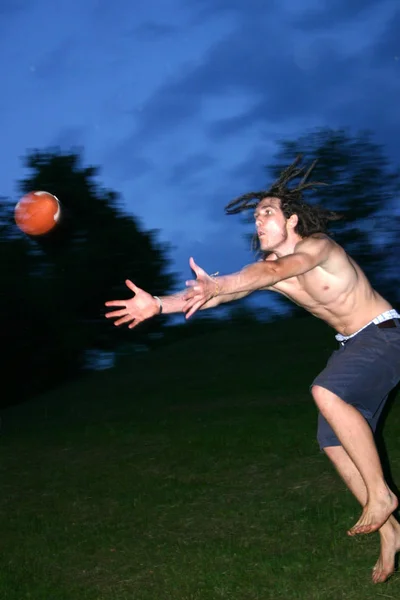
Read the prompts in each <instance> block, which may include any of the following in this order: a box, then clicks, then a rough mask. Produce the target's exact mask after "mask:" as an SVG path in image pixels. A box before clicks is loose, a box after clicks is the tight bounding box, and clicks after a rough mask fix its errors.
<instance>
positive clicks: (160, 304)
mask: <svg viewBox="0 0 400 600" xmlns="http://www.w3.org/2000/svg"><path fill="white" fill-rule="evenodd" d="M153 298H154V299H155V300H157V302H158V304H159V306H160V312H159V313H158V314H159V315H161V313H162V309H163V305H162V301H161V298H159V297H158V296H153Z"/></svg>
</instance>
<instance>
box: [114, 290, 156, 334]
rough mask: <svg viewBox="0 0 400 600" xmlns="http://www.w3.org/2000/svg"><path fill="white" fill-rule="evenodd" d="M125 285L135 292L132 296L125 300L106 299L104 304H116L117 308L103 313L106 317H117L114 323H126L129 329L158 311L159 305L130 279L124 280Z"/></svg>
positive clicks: (117, 324)
mask: <svg viewBox="0 0 400 600" xmlns="http://www.w3.org/2000/svg"><path fill="white" fill-rule="evenodd" d="M125 284H126V285H127V287H128V288H129V289H130V290H132V292H133V293H134V294H135V295H134V296H133V298H128V299H127V300H108V301H107V302H106V303H105V305H106V306H117V307H120V309H119V310H113V311H111V312H108V313H106V314H105V317H106V318H107V319H115V318H116V319H117V321H115V322H114V325H116V326H117V327H118V326H119V325H124V324H128V323H129V325H128V328H129V329H133V327H136V326H137V325H139V323H142V322H143V321H145V320H146V319H150V318H151V317H154V316H155V315H158V314H159V312H160V305H159V303H158V302H157V300H156V299H155V298H154V297H153V296H152V295H151V294H148V293H147V292H145V291H144V290H142V289H141V288H139V287H137V286H136V285H135V284H134V283H132V281H130V280H129V279H127V280H126V281H125Z"/></svg>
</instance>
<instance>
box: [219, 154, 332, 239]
mask: <svg viewBox="0 0 400 600" xmlns="http://www.w3.org/2000/svg"><path fill="white" fill-rule="evenodd" d="M301 161H302V156H301V155H299V156H297V158H296V159H295V161H294V162H293V163H292V164H291V165H289V166H288V167H287V168H286V169H284V170H283V171H282V173H281V174H280V176H279V177H278V179H277V180H276V181H275V182H274V183H273V184H272V185H271V187H270V188H269V189H268V190H261V191H259V192H249V193H248V194H243V195H242V196H239V198H235V200H232V201H231V202H230V203H229V204H228V205H227V206H226V207H225V211H226V213H227V214H228V215H233V214H236V213H239V212H242V211H244V210H251V209H254V208H256V206H257V205H258V204H259V202H260V201H261V200H263V199H264V198H278V199H279V200H280V201H281V210H282V212H283V214H284V216H285V218H286V219H288V218H289V217H290V216H291V215H293V214H296V215H297V216H298V219H299V221H298V223H297V225H296V227H295V231H296V233H298V234H299V235H300V236H301V237H308V236H309V235H312V234H313V233H325V232H326V230H327V227H328V224H329V222H330V221H337V220H339V219H341V216H340V215H339V214H338V213H336V212H333V211H330V210H326V209H325V208H323V207H322V206H319V205H316V204H314V205H310V204H306V203H305V202H303V191H304V190H307V189H312V188H314V187H317V186H321V185H328V184H326V183H322V182H320V181H308V178H309V177H310V175H311V172H312V170H313V169H314V167H315V165H316V163H317V161H316V160H315V161H314V162H313V163H312V164H311V165H310V167H308V169H306V167H301V166H298V165H299V164H300V163H301ZM300 176H302V177H301V180H300V182H299V183H298V185H297V186H296V187H288V183H289V182H290V181H292V180H293V179H296V178H298V177H300Z"/></svg>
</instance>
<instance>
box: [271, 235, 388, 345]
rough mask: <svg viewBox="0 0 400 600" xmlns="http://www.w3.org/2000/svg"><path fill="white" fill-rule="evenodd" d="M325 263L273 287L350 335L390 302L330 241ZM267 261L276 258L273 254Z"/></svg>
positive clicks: (385, 309) (338, 247) (339, 248)
mask: <svg viewBox="0 0 400 600" xmlns="http://www.w3.org/2000/svg"><path fill="white" fill-rule="evenodd" d="M330 241H331V249H330V252H329V255H328V258H327V259H326V260H325V262H324V263H323V264H321V265H319V266H317V267H315V268H313V269H311V270H310V271H308V272H306V273H304V274H302V275H299V276H297V277H291V278H289V279H285V280H282V281H279V282H278V283H276V284H275V285H274V286H272V288H269V289H272V290H274V291H276V292H278V293H280V294H282V295H284V296H286V297H287V298H289V299H290V300H291V301H292V302H294V303H295V304H298V305H299V306H302V307H303V308H304V309H305V310H307V311H308V312H310V313H312V314H313V315H315V316H316V317H318V318H320V319H322V320H324V321H326V322H327V323H328V325H330V326H331V327H333V328H334V329H336V331H338V332H340V333H342V334H344V335H350V334H352V333H354V332H355V331H357V330H359V329H361V328H362V327H363V326H364V325H366V324H367V323H368V322H370V321H371V320H372V319H374V318H375V317H376V316H377V315H379V314H380V313H382V312H384V311H387V310H390V309H391V308H392V307H391V305H390V304H389V303H388V302H387V301H386V300H385V299H384V298H382V296H380V295H379V294H378V293H377V292H376V291H375V290H374V289H373V288H372V287H371V285H370V283H369V281H368V279H367V278H366V276H365V274H364V273H363V271H362V269H361V268H360V267H359V266H358V265H357V264H356V263H355V262H354V261H353V260H352V259H351V258H350V257H349V256H348V255H347V254H346V252H345V251H344V250H343V248H341V247H340V246H339V245H338V244H336V243H335V242H334V241H333V240H330ZM266 260H276V257H275V256H274V255H271V256H269V257H267V259H266Z"/></svg>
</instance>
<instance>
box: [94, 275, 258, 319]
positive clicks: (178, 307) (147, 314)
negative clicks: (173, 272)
mask: <svg viewBox="0 0 400 600" xmlns="http://www.w3.org/2000/svg"><path fill="white" fill-rule="evenodd" d="M125 284H126V286H127V287H128V288H129V289H130V290H131V291H132V292H133V293H134V296H133V297H131V298H127V299H125V300H109V301H107V302H106V303H105V305H106V306H108V307H114V308H116V309H117V310H112V311H110V312H107V313H106V314H105V316H106V318H107V319H116V320H115V321H114V325H116V326H117V327H118V326H120V325H128V328H129V329H133V328H134V327H136V326H137V325H139V324H140V323H142V322H143V321H146V320H147V319H151V318H152V317H155V316H156V315H159V314H161V313H162V314H173V313H181V312H183V309H184V307H185V304H186V301H185V300H184V296H185V294H186V293H187V290H186V289H185V290H182V291H181V292H177V293H176V294H170V295H168V296H160V297H159V298H158V297H157V296H152V295H151V294H149V293H148V292H145V290H142V289H141V288H139V287H137V286H136V285H135V284H134V283H133V282H132V281H130V280H129V279H127V280H126V281H125ZM248 294H249V292H239V293H236V294H230V295H224V296H217V297H215V298H211V300H209V301H208V302H206V303H205V304H204V305H203V306H202V310H205V309H208V308H214V307H215V306H218V305H219V304H223V303H225V302H231V301H232V300H238V299H239V298H243V297H244V296H247V295H248Z"/></svg>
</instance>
